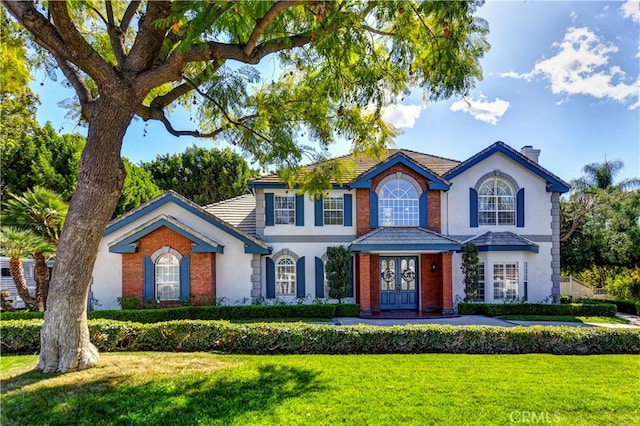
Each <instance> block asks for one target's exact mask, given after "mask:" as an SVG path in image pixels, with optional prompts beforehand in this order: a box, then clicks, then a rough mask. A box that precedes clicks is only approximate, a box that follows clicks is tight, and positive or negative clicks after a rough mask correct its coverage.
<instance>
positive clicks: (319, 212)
mask: <svg viewBox="0 0 640 426" xmlns="http://www.w3.org/2000/svg"><path fill="white" fill-rule="evenodd" d="M323 203H324V199H323V198H322V197H318V198H316V201H315V203H314V206H313V207H314V213H313V215H314V219H315V225H316V226H322V225H324V216H323V214H324V211H323V210H324V204H323Z"/></svg>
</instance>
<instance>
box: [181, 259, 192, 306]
mask: <svg viewBox="0 0 640 426" xmlns="http://www.w3.org/2000/svg"><path fill="white" fill-rule="evenodd" d="M190 265H191V258H190V257H189V256H185V257H183V258H182V260H181V261H180V300H182V301H183V302H188V301H189V300H190V299H191V270H190V269H191V268H190Z"/></svg>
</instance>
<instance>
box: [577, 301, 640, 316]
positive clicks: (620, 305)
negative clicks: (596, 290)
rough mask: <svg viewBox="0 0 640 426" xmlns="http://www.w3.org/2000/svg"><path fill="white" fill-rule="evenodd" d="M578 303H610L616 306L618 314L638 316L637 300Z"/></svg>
mask: <svg viewBox="0 0 640 426" xmlns="http://www.w3.org/2000/svg"><path fill="white" fill-rule="evenodd" d="M578 302H580V303H584V304H595V303H611V304H614V305H616V308H617V310H618V312H624V313H626V314H631V315H640V301H637V300H601V299H580V300H578Z"/></svg>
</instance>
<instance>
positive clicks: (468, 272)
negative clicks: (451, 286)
mask: <svg viewBox="0 0 640 426" xmlns="http://www.w3.org/2000/svg"><path fill="white" fill-rule="evenodd" d="M460 269H462V277H463V278H462V282H463V283H464V300H465V302H471V301H472V300H474V299H476V298H477V297H478V279H479V273H478V247H476V245H475V244H467V245H465V246H464V247H463V248H462V265H460Z"/></svg>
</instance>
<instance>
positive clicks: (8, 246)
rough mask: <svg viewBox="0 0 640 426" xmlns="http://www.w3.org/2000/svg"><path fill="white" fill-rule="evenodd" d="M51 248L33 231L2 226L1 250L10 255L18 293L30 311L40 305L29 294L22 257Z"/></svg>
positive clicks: (0, 230)
mask: <svg viewBox="0 0 640 426" xmlns="http://www.w3.org/2000/svg"><path fill="white" fill-rule="evenodd" d="M50 250H51V247H50V245H49V243H47V241H46V240H45V239H44V238H42V237H41V236H40V235H38V234H36V233H35V232H33V231H30V230H24V229H16V228H9V227H3V228H0V252H1V253H2V254H4V255H6V256H9V271H10V272H11V277H12V278H13V282H14V284H15V286H16V290H17V291H18V295H19V296H20V298H21V299H22V300H23V301H24V304H25V306H26V308H27V309H29V310H30V311H33V310H36V309H38V308H39V307H38V305H37V303H36V301H35V300H34V299H33V298H32V297H31V295H30V294H29V289H28V288H27V280H26V279H25V277H24V268H23V267H22V259H23V258H25V257H27V256H28V255H30V254H33V253H34V252H41V253H47V252H49V251H50Z"/></svg>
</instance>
